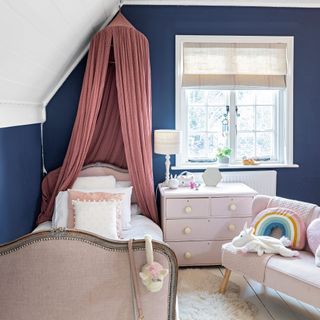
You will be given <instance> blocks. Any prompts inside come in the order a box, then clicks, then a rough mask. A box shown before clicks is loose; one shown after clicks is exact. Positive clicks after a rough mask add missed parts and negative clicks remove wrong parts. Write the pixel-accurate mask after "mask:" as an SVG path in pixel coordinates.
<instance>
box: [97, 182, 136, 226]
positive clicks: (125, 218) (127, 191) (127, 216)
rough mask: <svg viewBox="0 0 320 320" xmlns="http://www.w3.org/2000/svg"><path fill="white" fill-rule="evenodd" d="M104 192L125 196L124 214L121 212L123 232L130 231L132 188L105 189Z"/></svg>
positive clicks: (123, 201)
mask: <svg viewBox="0 0 320 320" xmlns="http://www.w3.org/2000/svg"><path fill="white" fill-rule="evenodd" d="M103 191H104V192H108V193H113V194H119V193H121V194H124V196H123V200H122V212H121V223H122V229H123V230H128V229H130V227H131V223H130V222H131V195H132V187H127V188H125V187H123V188H114V189H105V190H103Z"/></svg>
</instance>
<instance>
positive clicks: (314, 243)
mask: <svg viewBox="0 0 320 320" xmlns="http://www.w3.org/2000/svg"><path fill="white" fill-rule="evenodd" d="M307 237H308V243H309V247H310V249H311V251H312V252H313V254H314V255H315V254H316V251H317V249H318V247H319V246H320V218H318V219H314V220H313V221H312V222H311V223H310V224H309V227H308V229H307Z"/></svg>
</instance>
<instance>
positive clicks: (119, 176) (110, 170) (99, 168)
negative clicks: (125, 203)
mask: <svg viewBox="0 0 320 320" xmlns="http://www.w3.org/2000/svg"><path fill="white" fill-rule="evenodd" d="M96 176H114V177H115V178H116V180H117V181H131V179H130V175H129V172H128V170H127V169H122V168H119V167H117V166H114V165H112V164H109V163H103V162H96V163H91V164H87V165H85V166H84V167H83V168H82V170H81V171H80V174H79V177H96ZM131 202H132V203H135V202H136V197H135V193H134V189H132V196H131Z"/></svg>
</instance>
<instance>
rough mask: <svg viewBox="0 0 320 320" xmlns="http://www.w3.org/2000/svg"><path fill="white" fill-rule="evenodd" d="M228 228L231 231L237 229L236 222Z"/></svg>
mask: <svg viewBox="0 0 320 320" xmlns="http://www.w3.org/2000/svg"><path fill="white" fill-rule="evenodd" d="M228 229H229V231H234V230H236V226H235V225H234V224H229V226H228Z"/></svg>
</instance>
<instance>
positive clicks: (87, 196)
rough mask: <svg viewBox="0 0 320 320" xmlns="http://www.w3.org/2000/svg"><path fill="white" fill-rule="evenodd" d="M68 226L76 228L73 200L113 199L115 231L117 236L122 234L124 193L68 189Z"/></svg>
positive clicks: (99, 200)
mask: <svg viewBox="0 0 320 320" xmlns="http://www.w3.org/2000/svg"><path fill="white" fill-rule="evenodd" d="M68 194H69V197H68V223H67V226H68V228H70V229H72V228H76V229H77V227H76V225H75V210H74V206H73V201H75V200H78V201H88V202H95V201H97V202H101V201H109V202H111V201H113V202H116V214H117V233H118V237H121V236H122V219H121V215H122V203H121V202H122V200H123V198H124V194H122V193H118V194H113V193H106V192H81V191H75V190H68Z"/></svg>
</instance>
